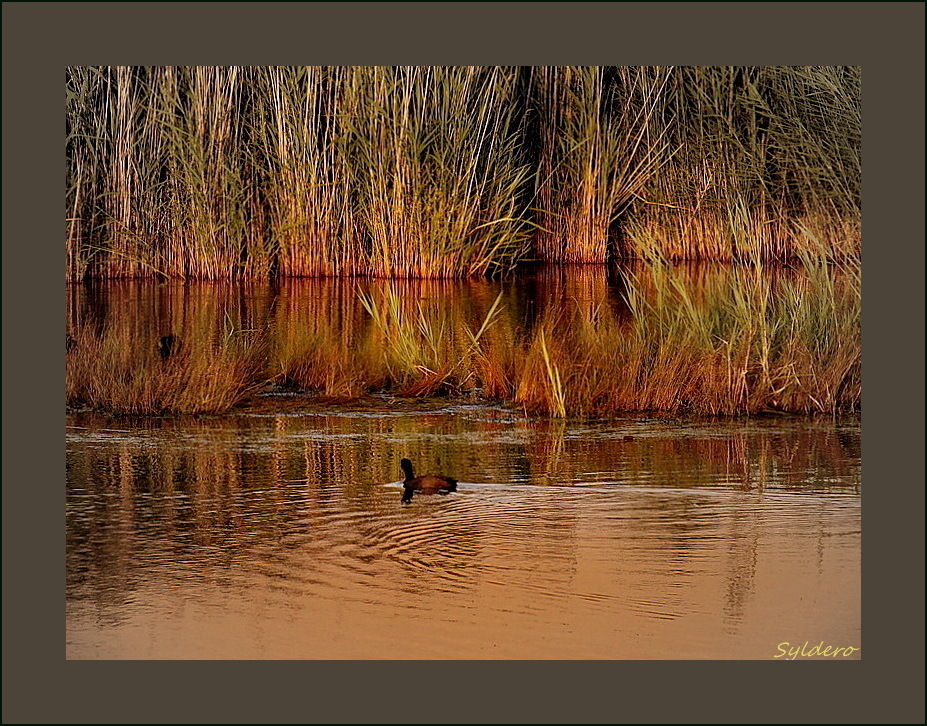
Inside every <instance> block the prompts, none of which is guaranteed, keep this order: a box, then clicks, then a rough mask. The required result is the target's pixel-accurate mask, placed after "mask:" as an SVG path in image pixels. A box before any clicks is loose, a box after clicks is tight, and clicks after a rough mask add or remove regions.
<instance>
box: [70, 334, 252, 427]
mask: <svg viewBox="0 0 927 726" xmlns="http://www.w3.org/2000/svg"><path fill="white" fill-rule="evenodd" d="M73 338H74V340H75V345H74V347H73V350H72V351H71V352H69V353H68V356H67V358H68V359H67V367H66V374H65V386H66V395H67V403H68V405H70V406H88V407H91V408H94V409H100V410H105V411H109V412H112V413H117V414H157V413H181V414H197V413H224V412H225V411H228V410H229V409H231V408H232V407H233V406H235V405H237V404H239V403H242V402H243V401H245V400H246V399H247V398H248V397H250V396H251V395H253V394H254V393H255V392H256V391H257V390H259V389H260V388H261V386H262V385H263V383H264V380H265V377H264V375H263V370H264V368H263V365H264V356H265V355H266V353H265V352H264V351H263V347H262V344H261V343H260V341H258V340H256V339H252V340H243V339H242V337H241V336H240V335H237V334H233V333H230V334H229V335H227V336H225V337H222V338H219V339H217V340H206V341H203V340H199V339H197V338H196V337H195V336H182V337H181V340H182V343H181V344H180V345H179V346H178V349H177V350H176V352H174V353H172V354H171V355H170V356H168V357H162V356H161V355H159V353H158V349H157V346H156V339H151V338H149V337H148V336H145V337H144V338H141V339H140V338H139V337H138V336H137V335H133V331H132V330H131V329H127V328H124V327H117V326H105V327H104V328H103V330H102V331H96V330H94V329H93V328H92V327H91V326H89V325H88V326H84V327H82V328H80V329H77V330H75V331H74V333H73Z"/></svg>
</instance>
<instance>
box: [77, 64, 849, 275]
mask: <svg viewBox="0 0 927 726" xmlns="http://www.w3.org/2000/svg"><path fill="white" fill-rule="evenodd" d="M66 84H67V86H66V87H67V105H66V117H67V142H66V152H67V170H66V175H67V176H66V181H67V185H66V215H67V227H66V260H67V267H66V269H67V277H68V279H69V280H80V279H84V278H87V277H146V276H148V277H165V278H187V279H266V278H269V277H275V276H317V275H330V276H337V275H372V276H385V277H467V276H483V275H487V274H493V273H496V272H500V271H506V270H511V269H512V268H513V267H515V266H517V265H519V264H521V263H523V262H527V261H530V260H536V259H541V260H546V261H549V262H596V263H601V262H605V261H606V260H611V259H619V258H641V257H643V258H647V257H650V256H654V255H656V256H659V257H662V258H666V259H677V260H681V259H695V260H738V259H749V260H763V261H782V260H786V259H791V258H796V257H801V256H807V255H814V256H818V257H822V258H830V259H841V258H845V257H851V258H852V257H857V256H858V255H859V247H860V232H859V230H860V179H861V175H860V98H859V93H860V74H859V70H858V69H854V68H842V67H839V68H838V67H817V66H815V67H789V68H781V67H772V68H757V67H749V68H741V67H699V68H684V67H662V68H661V67H627V68H613V67H543V68H513V67H408V66H407V67H236V66H229V67H122V66H120V67H89V66H85V67H73V68H69V69H68V70H67V77H66Z"/></svg>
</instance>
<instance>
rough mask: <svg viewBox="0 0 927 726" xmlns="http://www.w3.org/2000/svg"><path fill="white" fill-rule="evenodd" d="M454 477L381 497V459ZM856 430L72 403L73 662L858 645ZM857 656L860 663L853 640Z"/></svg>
mask: <svg viewBox="0 0 927 726" xmlns="http://www.w3.org/2000/svg"><path fill="white" fill-rule="evenodd" d="M404 456H407V457H409V458H411V459H412V460H413V462H415V464H416V467H417V469H419V470H420V471H421V472H423V473H424V472H425V471H429V470H430V471H435V472H443V473H447V474H450V475H452V476H455V477H457V478H459V479H460V480H461V483H460V485H459V491H458V492H457V493H455V494H451V495H448V496H444V497H416V498H415V499H414V500H413V503H412V504H411V505H409V506H405V507H404V506H401V505H400V502H399V500H400V497H401V494H402V489H401V486H400V483H399V479H400V477H401V473H400V471H399V460H400V458H402V457H404ZM859 456H860V429H859V425H858V421H854V420H849V421H837V422H835V421H833V420H826V421H811V420H804V419H784V420H778V419H777V420H767V419H757V420H750V421H737V422H730V423H727V424H720V423H719V422H717V421H715V420H698V419H684V420H683V419H680V420H677V419H646V418H627V419H614V420H611V421H608V422H604V421H599V422H595V421H587V422H575V421H574V422H571V421H558V420H551V419H532V418H528V417H525V416H523V415H521V414H519V413H518V412H515V411H512V410H511V409H508V408H505V407H497V406H490V405H485V404H459V403H443V404H442V403H440V402H431V403H423V402H420V401H416V402H396V401H394V400H385V401H381V402H377V403H365V404H357V405H353V406H346V405H339V406H319V405H315V406H308V405H306V404H305V403H304V402H301V401H298V400H297V399H293V398H292V397H280V398H279V399H278V400H276V401H266V402H265V403H263V404H261V405H256V406H254V407H253V408H251V409H249V410H247V411H244V412H240V413H238V414H235V415H230V416H223V417H208V418H198V419H176V418H149V419H144V420H135V419H125V418H123V419H110V418H107V417H104V416H102V415H98V414H92V413H72V414H69V415H68V430H67V655H68V657H69V658H310V659H315V658H558V659H564V658H565V659H570V658H666V659H674V658H759V659H767V658H772V657H773V656H774V655H776V653H777V650H776V647H777V644H779V643H781V642H791V643H793V644H795V643H798V644H800V643H802V642H804V641H812V644H816V643H817V642H819V641H821V640H823V641H825V643H826V644H830V645H834V646H854V647H859V645H860V601H859V583H860V572H859V546H860V497H859V482H860V466H859V464H860V460H859ZM856 657H859V653H858V652H857V653H856Z"/></svg>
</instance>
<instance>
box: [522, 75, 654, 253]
mask: <svg viewBox="0 0 927 726" xmlns="http://www.w3.org/2000/svg"><path fill="white" fill-rule="evenodd" d="M667 77H668V72H667V71H666V70H661V69H644V68H610V67H575V66H553V67H541V68H536V69H533V73H532V81H533V92H534V95H535V98H536V99H537V101H536V104H537V108H538V117H539V118H538V126H539V129H540V133H539V137H540V151H539V162H538V167H537V181H536V195H537V200H538V201H537V203H538V205H539V214H540V221H539V226H540V230H539V232H538V236H537V241H536V251H537V254H538V256H539V257H540V258H541V259H543V260H549V261H555V262H567V263H573V262H597V263H604V262H605V261H606V257H607V254H608V251H609V250H608V245H609V242H610V238H611V237H613V236H614V235H613V231H614V224H615V222H616V221H617V220H618V219H619V217H620V216H621V214H622V213H623V212H624V210H625V208H626V207H627V205H628V204H629V203H630V202H631V200H632V199H634V198H635V196H636V195H637V193H638V191H639V190H640V189H641V187H642V186H643V185H644V184H645V182H646V181H647V180H648V179H649V178H650V177H651V176H653V175H654V174H656V173H657V171H658V170H659V168H660V167H661V166H662V165H663V164H664V163H665V161H666V158H667V155H666V151H667V148H666V146H667V145H666V142H665V141H664V139H663V136H664V131H663V130H657V127H656V125H655V123H654V115H655V113H656V112H657V111H658V109H659V108H660V102H661V98H662V94H663V86H664V84H665V83H666V79H667Z"/></svg>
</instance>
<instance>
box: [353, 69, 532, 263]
mask: <svg viewBox="0 0 927 726" xmlns="http://www.w3.org/2000/svg"><path fill="white" fill-rule="evenodd" d="M518 83H519V76H518V73H517V69H514V68H503V67H446V68H445V67H373V68H352V69H350V71H349V72H348V73H347V76H346V78H345V86H344V90H343V94H342V104H341V107H340V109H339V112H340V116H339V119H340V121H341V123H342V125H343V129H344V135H343V143H344V145H345V147H344V153H345V154H346V156H347V158H348V159H349V163H350V167H351V180H352V190H353V195H354V208H355V214H356V219H357V220H358V223H359V225H360V229H361V234H362V240H361V242H360V243H361V244H362V247H363V249H364V251H365V253H366V257H367V269H366V272H368V273H369V274H372V275H376V276H389V277H459V276H474V275H483V274H486V273H492V272H496V271H499V270H508V269H511V268H512V267H514V266H515V264H516V263H517V262H519V261H520V260H521V258H522V257H523V256H524V255H525V252H526V250H527V247H528V229H529V228H528V226H527V224H526V222H525V220H524V210H523V209H522V196H523V193H524V187H525V184H526V182H527V179H528V176H529V170H528V167H527V165H526V164H525V160H524V156H523V151H522V148H521V146H522V141H521V137H520V134H521V123H522V121H521V116H520V114H519V110H520V109H519V99H518V97H517V90H518Z"/></svg>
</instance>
